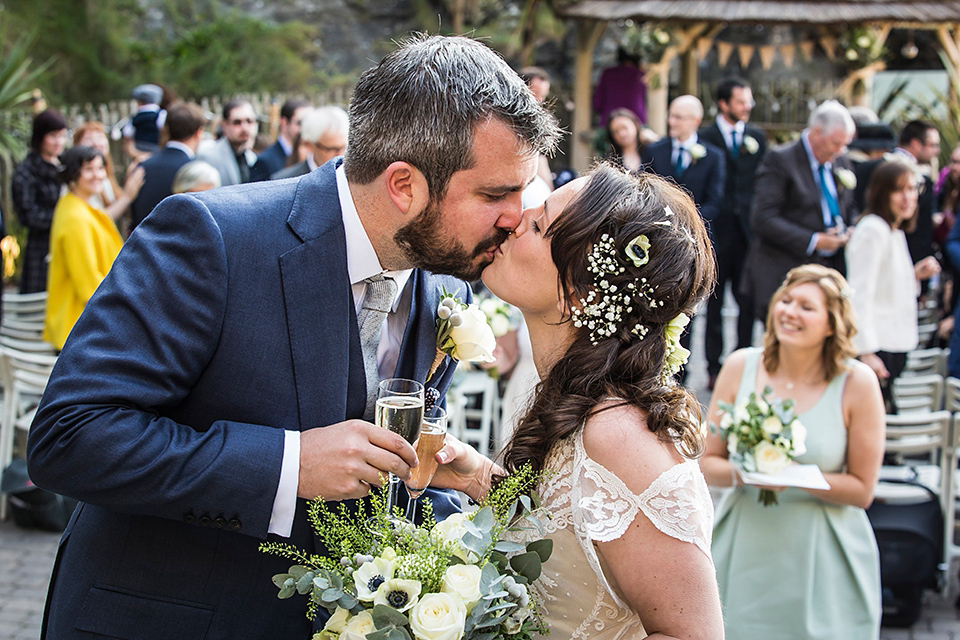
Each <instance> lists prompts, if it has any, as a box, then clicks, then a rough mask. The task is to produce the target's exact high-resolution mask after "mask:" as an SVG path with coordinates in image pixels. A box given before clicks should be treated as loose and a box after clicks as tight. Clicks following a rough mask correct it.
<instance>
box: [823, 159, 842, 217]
mask: <svg viewBox="0 0 960 640" xmlns="http://www.w3.org/2000/svg"><path fill="white" fill-rule="evenodd" d="M820 191H821V192H823V197H824V198H825V199H826V201H827V208H828V209H830V221H829V222H826V221H824V227H826V228H828V229H829V228H830V227H834V226H836V224H837V220H840V219H841V218H840V203H839V202H837V197H836V196H834V195H833V193H832V192H831V191H830V189H829V188H828V187H827V172H826V169H825V168H824V166H823V165H822V164H821V165H820Z"/></svg>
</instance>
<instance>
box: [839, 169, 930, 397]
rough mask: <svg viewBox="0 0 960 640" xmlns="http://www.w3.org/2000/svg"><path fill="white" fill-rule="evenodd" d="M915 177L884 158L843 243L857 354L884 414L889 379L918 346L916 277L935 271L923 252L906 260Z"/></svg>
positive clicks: (913, 214) (913, 220) (914, 210)
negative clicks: (875, 383)
mask: <svg viewBox="0 0 960 640" xmlns="http://www.w3.org/2000/svg"><path fill="white" fill-rule="evenodd" d="M916 215H917V177H916V174H915V173H914V171H913V169H912V168H911V167H910V165H909V164H907V163H906V162H903V161H899V160H895V161H891V162H884V163H883V164H881V165H880V166H879V167H877V168H876V169H875V170H874V171H873V175H872V176H871V178H870V186H869V187H867V197H866V212H865V215H864V216H863V217H862V218H860V221H859V222H857V226H856V227H854V229H853V234H852V235H851V237H850V241H849V242H848V243H847V252H846V253H847V277H848V280H849V282H850V286H851V287H852V289H853V309H854V311H855V312H856V317H857V329H858V331H857V334H856V335H855V336H854V338H853V346H854V349H855V350H856V352H857V355H858V357H859V358H860V360H861V361H862V362H864V363H866V365H867V366H869V367H870V369H872V370H873V372H874V373H875V374H877V378H878V379H879V380H880V388H881V389H882V391H883V400H884V404H885V406H886V412H887V413H888V414H894V413H897V406H896V402H895V401H894V398H893V383H894V381H895V380H896V379H897V378H898V377H900V374H901V373H902V372H903V368H904V366H905V365H906V363H907V352H908V351H912V350H913V349H916V348H917V344H918V341H919V334H918V333H917V297H918V296H919V295H920V281H921V280H926V279H927V278H930V277H931V276H933V275H934V274H936V273H940V264H939V263H938V262H937V259H936V258H934V257H933V256H927V257H926V258H923V259H922V260H920V261H919V262H918V263H917V264H916V265H914V264H913V260H911V259H910V250H909V248H908V247H907V237H906V235H905V234H906V233H909V232H910V231H912V230H913V228H914V227H915V226H916V222H917V221H916Z"/></svg>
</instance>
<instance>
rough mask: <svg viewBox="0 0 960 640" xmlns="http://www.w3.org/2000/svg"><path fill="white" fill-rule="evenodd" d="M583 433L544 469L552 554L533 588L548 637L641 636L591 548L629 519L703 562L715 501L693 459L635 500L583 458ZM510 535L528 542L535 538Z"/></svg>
mask: <svg viewBox="0 0 960 640" xmlns="http://www.w3.org/2000/svg"><path fill="white" fill-rule="evenodd" d="M582 433H583V431H582V429H581V430H578V431H577V433H576V435H574V436H572V437H570V438H567V439H565V440H562V441H561V442H559V443H558V444H557V445H555V446H554V448H553V450H552V451H551V452H550V454H549V456H548V457H547V460H546V463H545V465H544V468H545V469H548V470H550V471H556V473H552V474H550V475H548V476H547V477H546V479H545V480H544V481H543V483H541V486H540V487H539V492H540V496H541V498H542V503H543V507H544V510H545V511H546V513H547V514H549V515H550V519H549V520H547V521H546V523H545V524H546V529H547V537H549V538H550V539H552V540H553V554H552V555H551V556H550V560H549V561H547V562H546V563H545V564H544V565H543V575H542V576H541V577H540V579H539V580H538V581H537V582H536V583H534V589H535V591H536V594H537V596H538V597H539V598H540V599H541V601H542V602H543V604H544V609H545V621H546V622H547V624H548V625H549V628H550V637H551V638H564V639H566V638H571V639H576V638H591V639H594V640H614V639H616V640H620V639H625V638H643V637H645V636H646V635H647V634H646V633H645V632H644V630H643V624H642V623H641V621H640V617H639V616H638V615H637V613H636V612H635V611H633V609H631V608H630V606H629V605H628V604H627V603H626V601H625V600H624V598H623V597H622V594H621V593H620V590H619V588H618V586H617V584H616V582H615V580H614V578H613V574H612V573H611V572H610V571H609V569H608V567H607V564H606V563H605V562H604V561H603V559H601V558H600V556H599V555H598V554H597V551H596V548H595V547H594V543H595V542H609V541H611V540H616V539H617V538H619V537H620V536H622V535H623V534H624V533H625V532H626V531H627V528H628V527H629V526H630V524H631V523H632V522H633V520H634V519H635V518H637V517H646V518H649V519H650V521H651V522H653V524H654V525H656V527H657V529H659V530H660V531H662V532H663V533H664V534H666V535H669V536H672V537H674V538H677V539H679V540H683V541H685V542H689V543H691V544H695V545H696V546H697V547H698V548H699V549H700V550H701V551H703V553H705V554H707V556H709V555H710V539H711V532H712V528H713V503H712V502H711V500H710V493H709V491H708V489H707V484H706V482H705V481H704V479H703V475H702V474H701V473H700V467H699V466H698V465H697V462H696V461H694V460H689V461H686V462H683V463H681V464H678V465H676V466H674V467H672V468H670V469H668V470H667V471H665V472H664V473H663V474H661V475H660V476H659V477H658V478H657V479H656V480H654V482H653V483H652V484H651V485H650V486H649V487H648V488H647V489H646V490H644V491H643V492H642V493H641V494H639V495H637V494H635V493H633V492H632V491H630V489H628V488H627V486H626V485H625V484H624V483H623V481H622V480H620V478H619V477H617V476H616V475H615V474H614V473H613V472H611V471H610V470H608V469H606V468H605V467H603V466H602V465H600V464H599V463H597V462H596V461H594V460H592V459H590V458H589V457H588V456H587V453H586V450H585V449H584V446H583V436H582ZM641 514H642V515H641ZM516 536H517V539H518V540H520V541H523V542H527V541H529V540H532V539H535V538H536V537H537V536H538V533H537V532H536V531H533V532H520V533H517V534H516Z"/></svg>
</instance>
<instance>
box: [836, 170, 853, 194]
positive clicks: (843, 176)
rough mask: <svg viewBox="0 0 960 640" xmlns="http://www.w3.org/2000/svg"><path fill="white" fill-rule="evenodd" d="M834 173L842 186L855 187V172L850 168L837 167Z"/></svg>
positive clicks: (846, 187)
mask: <svg viewBox="0 0 960 640" xmlns="http://www.w3.org/2000/svg"><path fill="white" fill-rule="evenodd" d="M834 175H835V176H836V178H837V182H839V183H840V184H841V185H842V186H843V188H845V189H855V188H856V187H857V174H855V173H854V172H853V171H850V169H837V170H836V172H834Z"/></svg>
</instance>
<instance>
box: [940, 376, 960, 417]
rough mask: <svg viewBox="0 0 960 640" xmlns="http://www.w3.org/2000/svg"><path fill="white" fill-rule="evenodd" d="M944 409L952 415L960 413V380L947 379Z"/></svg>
mask: <svg viewBox="0 0 960 640" xmlns="http://www.w3.org/2000/svg"><path fill="white" fill-rule="evenodd" d="M943 408H944V409H946V410H947V411H949V412H950V413H955V412H957V411H960V379H958V378H954V377H950V378H947V379H946V381H945V384H944V389H943Z"/></svg>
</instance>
